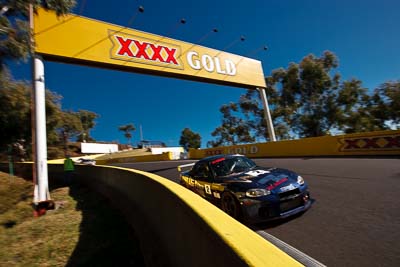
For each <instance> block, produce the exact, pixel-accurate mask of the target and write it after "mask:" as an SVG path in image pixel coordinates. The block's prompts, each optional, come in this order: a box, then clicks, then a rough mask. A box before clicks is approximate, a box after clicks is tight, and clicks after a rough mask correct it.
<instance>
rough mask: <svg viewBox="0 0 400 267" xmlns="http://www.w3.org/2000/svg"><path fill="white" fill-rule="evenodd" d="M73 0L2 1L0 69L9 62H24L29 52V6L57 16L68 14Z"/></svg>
mask: <svg viewBox="0 0 400 267" xmlns="http://www.w3.org/2000/svg"><path fill="white" fill-rule="evenodd" d="M75 3H76V2H75V1H74V0H40V1H39V0H35V1H31V0H2V1H0V9H1V11H0V12H1V15H0V68H1V69H2V68H3V67H4V64H5V63H6V62H7V61H9V60H13V61H21V60H26V59H27V58H28V56H29V52H30V39H29V38H30V37H29V36H30V35H29V32H30V28H29V5H30V4H32V6H33V9H34V10H36V9H37V8H39V7H44V8H46V9H49V10H53V11H55V12H56V13H57V15H62V14H66V13H68V12H69V11H70V10H71V9H72V8H73V7H74V6H75Z"/></svg>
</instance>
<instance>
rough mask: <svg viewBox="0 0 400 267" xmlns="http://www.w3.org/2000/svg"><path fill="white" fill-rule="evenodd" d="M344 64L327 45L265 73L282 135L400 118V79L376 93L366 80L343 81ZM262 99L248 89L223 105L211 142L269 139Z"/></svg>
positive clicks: (360, 128) (386, 123)
mask: <svg viewBox="0 0 400 267" xmlns="http://www.w3.org/2000/svg"><path fill="white" fill-rule="evenodd" d="M338 66H339V60H338V58H337V57H336V55H335V54H334V53H332V52H330V51H326V52H324V53H323V54H322V55H321V56H320V57H316V56H314V55H312V54H311V55H308V56H306V57H304V58H303V59H302V60H301V62H300V63H298V64H297V63H291V64H289V66H288V67H287V69H284V68H280V69H276V70H273V71H272V73H271V75H270V76H268V77H266V78H265V81H266V85H267V88H266V93H267V97H268V101H269V106H270V110H271V116H272V120H273V124H274V128H275V134H276V137H277V139H278V140H282V139H292V138H298V137H300V138H302V137H316V136H323V135H326V134H330V133H331V132H344V133H354V132H364V131H374V130H384V129H389V128H393V126H394V125H396V124H397V125H398V124H399V123H400V115H399V113H400V106H399V105H400V104H399V103H400V81H397V82H386V83H383V84H382V85H381V86H380V87H379V88H377V89H375V91H374V92H373V94H371V93H369V92H370V91H369V90H368V89H367V88H364V87H363V86H362V82H361V81H360V80H357V79H350V80H348V81H342V80H341V77H340V75H339V73H338V72H337V68H338ZM259 99H260V97H259V94H258V92H257V91H256V90H248V91H247V92H246V93H245V94H243V95H242V96H241V97H240V99H239V101H238V103H230V104H228V105H223V106H222V107H221V109H220V111H221V113H222V122H221V126H219V127H218V128H216V129H215V130H214V132H213V133H212V135H213V136H215V137H217V138H216V140H214V141H210V142H209V143H208V145H210V146H220V145H235V144H240V143H247V142H253V140H255V139H256V140H257V139H258V138H263V139H265V140H268V134H267V129H266V124H265V118H264V112H263V106H262V104H261V101H260V100H259Z"/></svg>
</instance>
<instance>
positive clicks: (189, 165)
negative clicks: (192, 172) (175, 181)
mask: <svg viewBox="0 0 400 267" xmlns="http://www.w3.org/2000/svg"><path fill="white" fill-rule="evenodd" d="M195 163H196V162H193V163H189V164H184V165H179V166H178V167H177V168H178V172H181V171H182V168H189V167H190V168H192V167H193V166H194V164H195Z"/></svg>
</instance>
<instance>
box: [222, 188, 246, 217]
mask: <svg viewBox="0 0 400 267" xmlns="http://www.w3.org/2000/svg"><path fill="white" fill-rule="evenodd" d="M221 209H222V210H223V211H224V212H225V213H227V214H228V215H230V216H231V217H233V218H235V219H237V220H240V219H241V215H242V212H241V208H240V205H239V202H238V201H237V199H236V198H235V196H234V195H232V194H231V193H228V192H224V193H223V194H222V196H221Z"/></svg>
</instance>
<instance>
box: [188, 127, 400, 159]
mask: <svg viewBox="0 0 400 267" xmlns="http://www.w3.org/2000/svg"><path fill="white" fill-rule="evenodd" d="M218 154H243V155H246V156H248V157H253V158H257V157H297V156H368V155H371V156H376V155H400V130H396V131H377V132H369V133H358V134H348V135H338V136H322V137H313V138H303V139H299V140H284V141H277V142H268V143H258V144H247V145H236V146H226V147H216V148H209V149H190V150H189V157H190V158H191V159H200V158H203V157H206V156H212V155H218Z"/></svg>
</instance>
